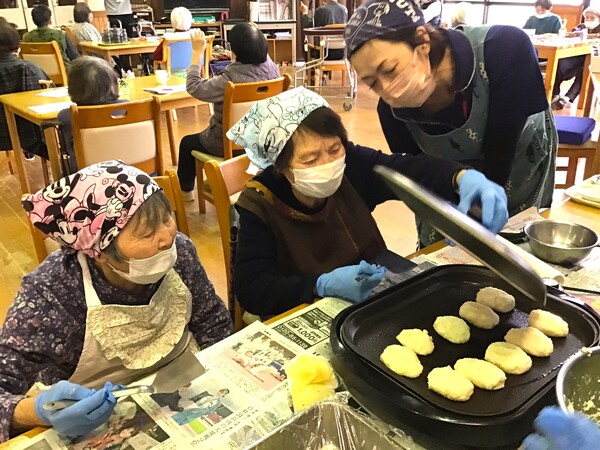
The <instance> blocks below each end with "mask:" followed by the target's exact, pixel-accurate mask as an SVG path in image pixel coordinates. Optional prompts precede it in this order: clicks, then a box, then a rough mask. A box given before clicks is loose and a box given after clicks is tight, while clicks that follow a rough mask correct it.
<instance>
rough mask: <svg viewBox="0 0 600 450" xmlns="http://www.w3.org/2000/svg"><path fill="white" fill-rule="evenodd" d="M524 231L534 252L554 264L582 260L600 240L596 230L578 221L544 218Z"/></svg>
mask: <svg viewBox="0 0 600 450" xmlns="http://www.w3.org/2000/svg"><path fill="white" fill-rule="evenodd" d="M523 231H525V234H526V235H527V237H528V238H529V246H530V247H531V251H532V252H533V254H534V255H535V256H537V257H538V258H541V259H543V260H544V261H548V262H551V263H554V264H561V265H569V264H574V263H576V262H578V261H581V260H582V259H583V258H585V257H586V256H587V255H589V254H590V252H591V251H592V249H593V248H594V247H596V246H597V245H598V242H599V239H598V235H597V234H596V232H595V231H594V230H592V229H590V228H588V227H584V226H583V225H579V224H577V223H569V222H559V221H556V220H542V221H539V222H531V223H528V224H527V225H525V228H524V229H523Z"/></svg>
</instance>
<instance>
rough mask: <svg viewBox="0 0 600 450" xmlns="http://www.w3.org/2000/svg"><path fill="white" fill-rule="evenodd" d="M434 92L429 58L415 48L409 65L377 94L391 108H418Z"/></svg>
mask: <svg viewBox="0 0 600 450" xmlns="http://www.w3.org/2000/svg"><path fill="white" fill-rule="evenodd" d="M434 90H435V82H434V81H433V76H432V75H431V65H430V64H429V57H428V56H427V55H425V56H423V55H421V54H419V52H418V49H417V48H415V52H414V55H413V60H412V61H411V62H410V64H409V65H408V66H406V67H405V68H404V70H403V71H402V72H400V74H398V76H397V77H396V78H395V79H394V80H393V81H392V82H391V83H390V84H388V85H387V86H386V87H385V89H382V90H381V91H379V92H378V94H379V96H380V97H381V98H382V99H383V101H384V102H386V103H387V104H388V105H390V106H391V107H392V108H418V107H420V106H421V105H423V103H425V101H426V100H427V99H428V98H429V97H431V94H433V91H434Z"/></svg>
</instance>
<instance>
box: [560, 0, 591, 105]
mask: <svg viewBox="0 0 600 450" xmlns="http://www.w3.org/2000/svg"><path fill="white" fill-rule="evenodd" d="M583 16H584V19H585V21H584V22H583V23H582V24H579V25H577V27H575V30H576V31H578V30H583V29H584V28H587V30H588V33H590V34H597V33H600V4H598V3H591V4H590V6H588V7H587V8H586V10H585V11H584V12H583ZM584 64H585V55H581V56H571V57H569V58H561V59H559V61H558V66H557V68H556V79H555V80H554V87H553V89H552V103H551V105H552V109H554V110H561V109H563V108H564V107H565V106H570V105H571V104H572V103H573V101H574V100H575V99H576V98H577V96H578V95H579V93H580V92H581V85H582V83H583V65H584ZM573 77H574V78H575V79H574V80H573V84H572V85H571V87H570V88H569V90H568V91H567V93H566V94H565V96H564V97H563V96H561V95H560V85H561V83H562V82H563V81H567V80H570V79H571V78H573Z"/></svg>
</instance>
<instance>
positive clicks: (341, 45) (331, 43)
mask: <svg viewBox="0 0 600 450" xmlns="http://www.w3.org/2000/svg"><path fill="white" fill-rule="evenodd" d="M323 43H324V46H325V51H326V52H327V51H328V50H343V49H345V48H346V41H345V40H344V37H343V36H325V37H324V39H323Z"/></svg>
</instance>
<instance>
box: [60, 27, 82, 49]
mask: <svg viewBox="0 0 600 450" xmlns="http://www.w3.org/2000/svg"><path fill="white" fill-rule="evenodd" d="M60 29H61V30H63V31H64V32H65V33H66V34H67V37H68V38H69V39H70V41H71V42H72V43H73V45H74V46H75V47H77V51H78V52H79V53H80V54H81V53H82V51H81V45H79V40H78V39H77V38H76V37H75V34H73V30H71V28H69V27H68V26H66V25H63V26H62V27H60Z"/></svg>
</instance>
